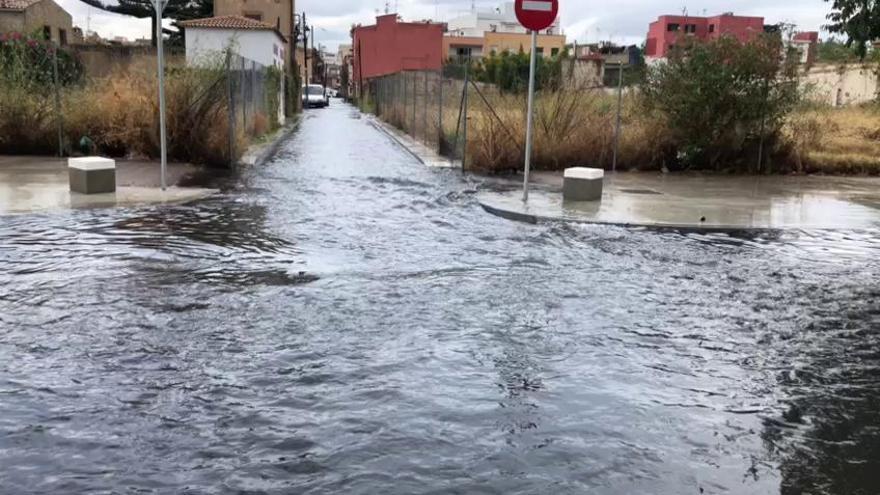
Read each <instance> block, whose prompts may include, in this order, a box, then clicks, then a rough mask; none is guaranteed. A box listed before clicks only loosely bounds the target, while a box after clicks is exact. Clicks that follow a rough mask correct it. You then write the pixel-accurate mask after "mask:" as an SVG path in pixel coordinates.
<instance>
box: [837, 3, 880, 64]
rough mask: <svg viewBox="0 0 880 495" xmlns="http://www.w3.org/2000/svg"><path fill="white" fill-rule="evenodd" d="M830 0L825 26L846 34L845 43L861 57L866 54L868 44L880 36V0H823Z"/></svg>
mask: <svg viewBox="0 0 880 495" xmlns="http://www.w3.org/2000/svg"><path fill="white" fill-rule="evenodd" d="M825 1H826V2H832V7H831V8H832V11H831V13H830V14H828V20H829V21H831V23H830V24H828V25H827V26H825V28H826V29H827V30H828V31H830V32H832V33H836V34H843V35H846V45H847V46H849V47H854V49H855V51H856V54H858V56H859V57H860V58H862V59H864V58H865V55H867V54H868V44H869V43H871V42H873V41H874V40H875V39H878V38H880V1H877V0H825Z"/></svg>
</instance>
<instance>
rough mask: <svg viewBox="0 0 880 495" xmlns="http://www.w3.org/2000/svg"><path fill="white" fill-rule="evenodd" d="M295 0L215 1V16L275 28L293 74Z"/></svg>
mask: <svg viewBox="0 0 880 495" xmlns="http://www.w3.org/2000/svg"><path fill="white" fill-rule="evenodd" d="M0 1H2V0H0ZM295 8H296V6H295V4H294V0H214V16H215V17H222V16H241V17H246V18H248V19H253V20H255V21H259V22H261V23H263V24H268V25H269V26H271V27H274V28H275V29H276V30H277V31H278V32H280V33H281V35H282V36H283V37H284V53H285V54H287V58H286V60H285V64H284V65H285V66H286V67H287V70H288V71H289V72H290V74H292V70H293V61H294V56H295V54H294V51H293V46H292V43H293V40H296V38H295V36H294V31H293V28H294V25H293V13H294V12H296V10H295Z"/></svg>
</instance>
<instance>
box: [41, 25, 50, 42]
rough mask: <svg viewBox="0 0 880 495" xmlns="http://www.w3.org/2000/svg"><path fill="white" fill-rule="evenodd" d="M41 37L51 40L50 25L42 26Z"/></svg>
mask: <svg viewBox="0 0 880 495" xmlns="http://www.w3.org/2000/svg"><path fill="white" fill-rule="evenodd" d="M43 39H44V40H46V41H52V27H51V26H43Z"/></svg>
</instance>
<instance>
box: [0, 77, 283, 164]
mask: <svg viewBox="0 0 880 495" xmlns="http://www.w3.org/2000/svg"><path fill="white" fill-rule="evenodd" d="M166 90H167V91H166V103H167V107H166V108H167V131H168V138H169V140H168V149H169V157H170V158H171V159H173V160H180V161H188V162H192V163H202V164H207V165H224V164H226V163H228V162H229V160H230V157H229V132H228V117H227V115H228V114H227V108H226V84H225V78H224V76H223V74H222V72H220V71H212V70H179V69H176V70H175V69H173V70H169V73H168V77H167V78H166ZM157 93H158V85H157V79H156V77H155V75H154V74H152V73H150V72H147V71H139V70H130V71H127V72H120V73H116V74H113V75H112V76H110V77H106V78H97V79H92V80H89V81H88V82H87V83H86V84H84V85H82V86H76V87H70V88H65V89H64V91H63V92H62V95H61V98H62V107H63V110H64V111H63V117H64V134H65V141H66V143H68V147H69V148H72V149H73V150H76V149H78V144H79V142H80V140H81V138H83V137H88V138H89V139H90V140H91V141H92V142H93V143H94V145H95V147H96V148H97V151H98V152H99V153H101V154H104V155H108V156H135V157H147V158H155V157H157V156H158V155H159V139H158V129H159V116H158V114H159V111H158V105H157V101H156V100H157V98H156V97H155V95H156V94H157ZM53 98H54V97H53V95H52V94H51V93H49V94H47V93H46V92H42V91H36V90H34V89H33V88H14V87H2V88H0V136H2V137H0V152H3V153H43V154H53V153H55V152H56V151H57V127H56V120H55V111H54V105H53V104H54V99H53ZM263 121H264V122H263V123H260V122H257V121H255V125H254V130H257V131H258V130H260V129H261V128H262V127H268V125H267V121H266V119H265V117H263ZM235 140H236V154H240V152H241V151H242V150H243V148H244V144H245V143H246V139H245V135H244V133H243V132H241V131H239V132H237V135H236V138H235ZM236 158H237V157H236Z"/></svg>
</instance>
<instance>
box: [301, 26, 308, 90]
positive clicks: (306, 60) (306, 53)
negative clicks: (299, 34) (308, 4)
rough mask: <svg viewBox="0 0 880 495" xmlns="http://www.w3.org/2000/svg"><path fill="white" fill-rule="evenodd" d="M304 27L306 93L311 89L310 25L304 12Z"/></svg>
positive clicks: (304, 83)
mask: <svg viewBox="0 0 880 495" xmlns="http://www.w3.org/2000/svg"><path fill="white" fill-rule="evenodd" d="M302 25H303V63H304V64H305V66H306V80H305V81H303V85H305V87H306V91H308V88H309V82H310V81H309V25H308V23H307V22H306V13H305V12H303V15H302Z"/></svg>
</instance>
